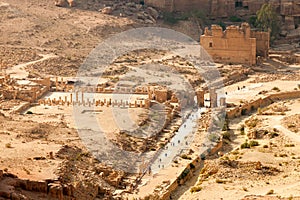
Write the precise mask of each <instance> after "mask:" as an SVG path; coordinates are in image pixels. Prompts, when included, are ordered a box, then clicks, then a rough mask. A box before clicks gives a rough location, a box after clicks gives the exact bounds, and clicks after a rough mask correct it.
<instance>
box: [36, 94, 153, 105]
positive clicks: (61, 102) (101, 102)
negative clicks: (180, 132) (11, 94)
mask: <svg viewBox="0 0 300 200" xmlns="http://www.w3.org/2000/svg"><path fill="white" fill-rule="evenodd" d="M39 104H44V105H50V106H55V105H67V106H70V105H82V106H89V107H91V106H107V107H110V106H112V107H129V108H149V107H150V101H149V100H148V99H146V100H135V101H134V102H133V103H131V102H129V101H128V100H122V99H121V100H119V101H118V100H114V101H113V100H112V99H103V100H96V99H92V101H90V100H89V99H88V98H87V99H86V100H85V99H84V94H83V93H82V95H81V101H79V98H78V93H76V97H75V101H73V94H70V99H68V97H67V96H64V98H62V97H59V98H58V99H56V98H53V99H50V98H48V99H42V100H39Z"/></svg>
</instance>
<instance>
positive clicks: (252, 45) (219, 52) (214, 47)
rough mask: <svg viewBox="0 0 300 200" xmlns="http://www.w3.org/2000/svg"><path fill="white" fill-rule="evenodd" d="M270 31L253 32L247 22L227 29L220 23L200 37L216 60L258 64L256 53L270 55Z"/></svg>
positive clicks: (201, 42) (204, 46) (206, 30)
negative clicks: (223, 28)
mask: <svg viewBox="0 0 300 200" xmlns="http://www.w3.org/2000/svg"><path fill="white" fill-rule="evenodd" d="M269 41H270V37H269V33H264V32H252V31H251V30H250V26H249V24H247V23H243V24H242V25H241V27H238V26H229V27H227V29H226V30H225V31H223V30H222V27H220V26H218V25H212V27H211V30H208V28H206V29H205V31H204V35H202V36H201V37H200V44H201V46H202V47H203V48H204V49H205V50H206V51H207V52H208V54H210V55H211V56H212V58H213V60H214V61H215V62H222V63H229V64H230V63H232V64H234V63H236V64H247V65H254V64H256V55H260V56H263V57H267V56H268V52H269Z"/></svg>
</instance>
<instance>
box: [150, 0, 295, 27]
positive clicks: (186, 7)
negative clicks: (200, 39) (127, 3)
mask: <svg viewBox="0 0 300 200" xmlns="http://www.w3.org/2000/svg"><path fill="white" fill-rule="evenodd" d="M267 2H269V3H271V4H272V5H273V6H274V8H275V10H276V12H277V13H278V14H279V15H281V16H282V21H283V23H284V26H285V27H283V28H284V29H287V30H292V29H295V28H297V27H298V26H299V25H300V2H299V0H145V4H146V5H150V6H154V7H157V8H160V9H163V10H165V11H170V12H172V11H185V12H189V11H192V10H200V11H202V12H203V13H205V14H207V15H208V16H210V17H211V18H220V17H221V18H223V17H230V16H251V15H255V14H256V12H257V11H258V10H259V9H260V8H261V6H262V5H263V4H264V3H267Z"/></svg>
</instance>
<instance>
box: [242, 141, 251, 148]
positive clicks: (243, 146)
mask: <svg viewBox="0 0 300 200" xmlns="http://www.w3.org/2000/svg"><path fill="white" fill-rule="evenodd" d="M249 148H250V145H249V143H248V142H244V143H243V144H241V149H249Z"/></svg>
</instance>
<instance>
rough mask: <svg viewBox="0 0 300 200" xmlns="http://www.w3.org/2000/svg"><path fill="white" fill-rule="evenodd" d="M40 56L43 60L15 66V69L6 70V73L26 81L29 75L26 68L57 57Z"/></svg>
mask: <svg viewBox="0 0 300 200" xmlns="http://www.w3.org/2000/svg"><path fill="white" fill-rule="evenodd" d="M40 56H42V58H41V59H39V60H35V61H30V62H27V63H22V64H19V65H15V66H14V67H12V68H10V69H8V70H6V73H7V74H10V75H11V77H14V78H18V79H25V78H27V76H28V74H29V72H28V71H26V70H25V67H26V66H28V65H32V64H35V63H38V62H43V61H44V60H48V59H50V58H55V57H57V56H56V55H54V54H45V55H43V54H40Z"/></svg>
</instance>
